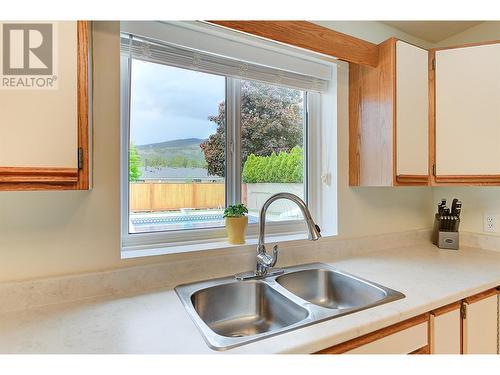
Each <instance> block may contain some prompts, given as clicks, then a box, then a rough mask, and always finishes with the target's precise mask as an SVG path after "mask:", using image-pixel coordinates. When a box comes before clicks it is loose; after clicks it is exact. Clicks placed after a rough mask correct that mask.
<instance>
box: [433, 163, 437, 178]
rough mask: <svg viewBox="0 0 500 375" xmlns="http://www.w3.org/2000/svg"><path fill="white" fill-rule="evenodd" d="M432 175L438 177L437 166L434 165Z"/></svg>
mask: <svg viewBox="0 0 500 375" xmlns="http://www.w3.org/2000/svg"><path fill="white" fill-rule="evenodd" d="M432 175H433V176H436V164H432Z"/></svg>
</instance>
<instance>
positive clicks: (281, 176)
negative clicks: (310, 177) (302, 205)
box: [243, 146, 304, 183]
mask: <svg viewBox="0 0 500 375" xmlns="http://www.w3.org/2000/svg"><path fill="white" fill-rule="evenodd" d="M303 177H304V151H303V150H302V148H301V147H299V146H295V147H294V148H292V149H291V150H290V152H284V151H281V152H280V153H279V154H275V153H274V152H273V153H272V154H271V155H269V156H255V155H254V154H250V155H249V156H248V158H247V160H246V161H245V164H244V165H243V182H245V183H259V182H274V183H292V182H302V181H303Z"/></svg>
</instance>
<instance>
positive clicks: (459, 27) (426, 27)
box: [382, 21, 481, 43]
mask: <svg viewBox="0 0 500 375" xmlns="http://www.w3.org/2000/svg"><path fill="white" fill-rule="evenodd" d="M382 22H383V23H385V24H386V25H388V26H392V27H394V28H396V29H398V30H401V31H404V32H405V33H407V34H410V35H413V36H414V37H417V38H420V39H423V40H426V41H428V42H431V43H437V42H440V41H441V40H443V39H446V38H448V37H450V36H452V35H455V34H458V33H460V32H462V31H464V30H466V29H468V28H470V27H472V26H475V25H477V24H479V23H481V21H382Z"/></svg>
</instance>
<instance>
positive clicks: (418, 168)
mask: <svg viewBox="0 0 500 375" xmlns="http://www.w3.org/2000/svg"><path fill="white" fill-rule="evenodd" d="M428 93H429V85H428V52H427V50H424V49H422V48H419V47H416V46H413V45H411V44H408V43H405V42H402V41H400V40H398V41H397V42H396V174H397V175H398V176H399V175H428V170H429V168H428V165H429V126H428V123H429V117H428V110H429V99H428Z"/></svg>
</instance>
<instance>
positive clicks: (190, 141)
mask: <svg viewBox="0 0 500 375" xmlns="http://www.w3.org/2000/svg"><path fill="white" fill-rule="evenodd" d="M203 141H204V139H200V138H186V139H174V140H172V141H165V142H159V143H150V144H147V145H140V146H137V149H148V148H171V147H190V146H198V147H199V145H200V144H201V143H202V142H203Z"/></svg>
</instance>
